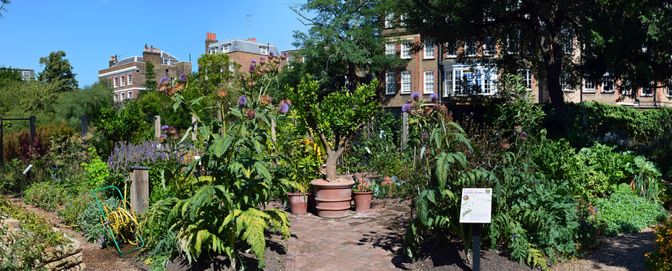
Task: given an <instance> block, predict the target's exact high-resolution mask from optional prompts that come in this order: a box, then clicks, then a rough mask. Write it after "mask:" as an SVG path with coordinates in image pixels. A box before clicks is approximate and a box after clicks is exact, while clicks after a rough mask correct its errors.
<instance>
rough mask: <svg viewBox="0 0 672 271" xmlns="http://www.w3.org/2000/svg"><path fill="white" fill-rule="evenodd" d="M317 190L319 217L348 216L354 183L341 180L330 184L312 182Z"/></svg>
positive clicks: (316, 205) (321, 181) (319, 181)
mask: <svg viewBox="0 0 672 271" xmlns="http://www.w3.org/2000/svg"><path fill="white" fill-rule="evenodd" d="M310 184H312V185H313V189H314V190H315V203H316V204H315V209H317V215H318V216H321V217H327V218H338V217H345V216H348V213H349V212H350V201H351V200H352V186H353V185H354V184H355V182H354V181H352V180H348V179H343V178H339V179H336V180H335V181H332V182H328V181H325V180H322V179H317V180H313V181H312V182H310Z"/></svg>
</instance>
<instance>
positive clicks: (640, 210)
mask: <svg viewBox="0 0 672 271" xmlns="http://www.w3.org/2000/svg"><path fill="white" fill-rule="evenodd" d="M612 189H613V190H614V191H613V194H612V195H611V196H609V197H608V198H604V199H597V200H596V201H595V207H596V210H595V219H596V221H597V222H598V223H600V224H603V226H604V232H605V234H607V235H616V234H619V233H634V232H639V231H640V230H641V229H643V228H645V227H647V226H649V225H651V224H654V223H655V222H656V220H658V219H660V218H665V215H666V212H665V209H664V208H663V207H662V206H661V205H660V204H659V203H656V202H653V201H649V200H646V199H645V198H643V197H640V196H638V195H637V194H635V192H633V191H632V189H631V188H630V186H628V185H627V184H620V185H618V186H612Z"/></svg>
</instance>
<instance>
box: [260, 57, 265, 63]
mask: <svg viewBox="0 0 672 271" xmlns="http://www.w3.org/2000/svg"><path fill="white" fill-rule="evenodd" d="M264 63H266V58H265V57H263V56H262V57H261V58H260V59H259V64H264Z"/></svg>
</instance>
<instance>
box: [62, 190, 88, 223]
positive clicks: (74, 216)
mask: <svg viewBox="0 0 672 271" xmlns="http://www.w3.org/2000/svg"><path fill="white" fill-rule="evenodd" d="M93 200H94V199H93V198H91V195H90V194H89V193H82V194H80V195H77V196H69V197H67V198H66V199H65V202H64V204H63V206H65V208H61V209H60V210H58V217H60V218H61V220H63V222H64V223H65V224H66V225H68V226H72V227H74V228H75V229H78V230H81V229H82V228H81V226H80V225H79V223H80V220H79V217H80V215H81V214H82V213H84V212H85V210H86V208H87V207H88V206H89V204H91V201H93Z"/></svg>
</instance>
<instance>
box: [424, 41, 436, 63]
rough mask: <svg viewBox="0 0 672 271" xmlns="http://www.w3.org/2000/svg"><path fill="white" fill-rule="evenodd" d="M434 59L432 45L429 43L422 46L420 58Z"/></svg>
mask: <svg viewBox="0 0 672 271" xmlns="http://www.w3.org/2000/svg"><path fill="white" fill-rule="evenodd" d="M428 49H429V50H428ZM434 57H435V54H434V44H433V43H431V42H425V43H424V44H423V46H422V58H423V59H434Z"/></svg>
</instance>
